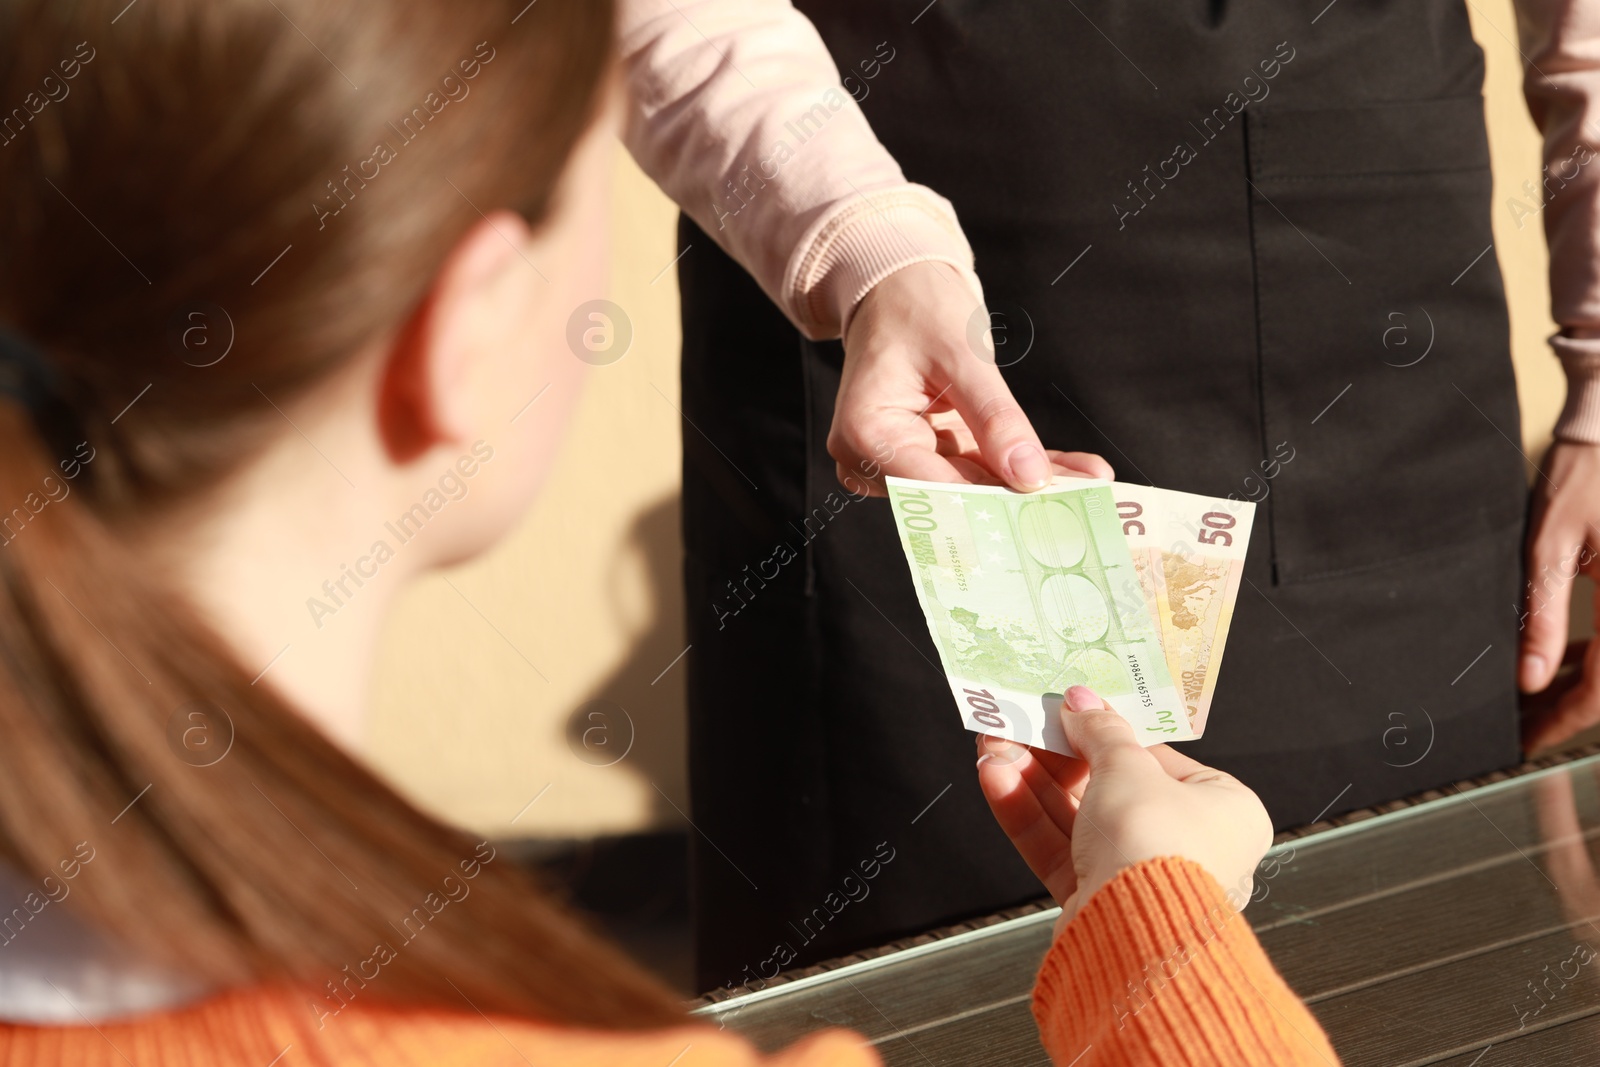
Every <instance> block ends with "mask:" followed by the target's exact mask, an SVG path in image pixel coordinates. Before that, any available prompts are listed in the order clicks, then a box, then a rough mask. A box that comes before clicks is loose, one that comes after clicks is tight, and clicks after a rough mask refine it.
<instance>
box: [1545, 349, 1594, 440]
mask: <svg viewBox="0 0 1600 1067" xmlns="http://www.w3.org/2000/svg"><path fill="white" fill-rule="evenodd" d="M1550 347H1551V348H1552V349H1554V350H1555V353H1556V355H1557V356H1558V357H1559V358H1560V360H1561V367H1562V369H1563V370H1565V371H1566V372H1567V402H1566V403H1565V404H1564V405H1563V406H1562V408H1561V417H1560V418H1558V419H1556V428H1555V438H1556V440H1557V441H1571V442H1574V443H1576V444H1585V445H1595V444H1600V337H1564V336H1562V335H1561V334H1559V333H1558V334H1556V335H1555V336H1554V337H1552V338H1550Z"/></svg>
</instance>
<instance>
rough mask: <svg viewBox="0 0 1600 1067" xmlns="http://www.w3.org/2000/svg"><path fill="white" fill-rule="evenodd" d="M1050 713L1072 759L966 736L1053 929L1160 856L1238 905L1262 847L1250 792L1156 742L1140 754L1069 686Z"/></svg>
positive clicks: (1124, 729) (1260, 812) (1117, 719)
mask: <svg viewBox="0 0 1600 1067" xmlns="http://www.w3.org/2000/svg"><path fill="white" fill-rule="evenodd" d="M1061 717H1062V725H1063V726H1064V728H1065V730H1066V734H1067V740H1068V741H1069V742H1070V743H1071V744H1072V747H1073V749H1074V750H1076V751H1077V752H1078V753H1080V754H1081V756H1082V758H1081V759H1077V758H1073V757H1071V756H1062V755H1059V754H1057V753H1054V752H1046V751H1044V750H1042V749H1034V748H1029V747H1027V746H1026V745H1019V744H1016V743H1014V742H1010V741H1004V740H1001V739H999V738H993V737H980V738H979V739H978V752H979V758H978V782H979V785H980V786H981V787H982V788H983V795H984V796H985V797H986V798H987V799H988V801H989V807H990V809H991V810H992V811H993V812H994V816H995V818H996V819H997V820H998V821H999V823H1000V826H1001V828H1002V829H1004V830H1005V832H1006V834H1007V835H1008V836H1009V837H1010V838H1011V843H1012V844H1014V845H1016V847H1017V851H1018V852H1020V853H1021V854H1022V858H1023V859H1024V860H1026V861H1027V863H1028V866H1029V867H1031V868H1033V873H1034V874H1036V875H1038V876H1039V880H1040V881H1042V882H1043V883H1044V884H1045V888H1046V889H1047V890H1049V892H1050V895H1051V896H1052V897H1054V898H1055V899H1056V902H1057V903H1059V904H1060V905H1061V919H1060V922H1059V923H1058V924H1057V927H1056V928H1057V930H1060V929H1061V927H1062V926H1064V925H1065V924H1066V922H1067V921H1068V920H1070V919H1071V918H1072V916H1073V915H1074V914H1076V912H1077V910H1078V908H1079V907H1081V906H1082V905H1083V903H1084V902H1085V901H1087V900H1088V899H1089V898H1090V897H1091V896H1092V895H1093V894H1094V891H1095V890H1096V889H1099V888H1100V887H1101V886H1103V885H1105V884H1106V883H1107V882H1109V881H1110V880H1111V879H1112V878H1114V877H1115V876H1116V874H1117V872H1118V871H1120V870H1122V869H1123V868H1124V867H1130V866H1132V865H1133V864H1135V863H1138V862H1140V861H1141V860H1148V859H1156V858H1158V857H1161V856H1182V857H1186V858H1188V859H1191V860H1194V861H1195V862H1196V863H1198V864H1200V865H1201V866H1202V867H1204V868H1205V869H1206V870H1207V871H1209V872H1210V873H1211V875H1212V877H1214V878H1216V880H1217V881H1218V882H1219V883H1220V884H1221V886H1222V888H1223V890H1224V891H1225V892H1227V893H1228V897H1229V899H1230V900H1232V901H1234V902H1235V905H1236V906H1238V907H1242V906H1243V905H1244V903H1245V902H1246V901H1248V900H1249V899H1250V893H1251V890H1252V887H1253V884H1254V877H1255V870H1256V865H1257V864H1258V863H1260V862H1261V857H1262V856H1263V855H1265V854H1266V851H1267V848H1268V847H1269V846H1270V845H1271V844H1272V822H1271V820H1270V819H1269V818H1268V817H1267V809H1266V808H1265V807H1263V806H1262V804H1261V801H1260V800H1259V799H1258V798H1257V797H1256V795H1255V794H1254V793H1252V792H1251V791H1250V790H1249V788H1248V787H1246V786H1245V785H1244V784H1243V783H1241V782H1240V781H1239V780H1238V779H1236V778H1234V777H1233V776H1232V775H1229V774H1224V773H1223V772H1221V771H1218V770H1213V769H1212V768H1210V767H1207V766H1206V765H1205V764H1203V763H1198V762H1196V761H1195V760H1192V759H1190V758H1189V757H1188V756H1185V755H1183V754H1182V753H1179V752H1176V751H1174V750H1172V749H1171V748H1168V747H1167V746H1166V745H1157V746H1155V747H1154V748H1141V747H1140V746H1139V743H1138V742H1137V741H1136V740H1134V734H1133V727H1132V726H1130V725H1129V724H1128V722H1127V720H1125V719H1123V718H1122V716H1120V715H1118V714H1116V712H1114V711H1112V710H1111V709H1110V708H1109V707H1107V706H1106V704H1105V702H1104V701H1102V700H1101V699H1100V697H1099V696H1097V695H1096V694H1095V693H1094V691H1093V690H1090V689H1087V688H1085V687H1083V686H1073V687H1072V688H1071V689H1069V690H1068V691H1067V698H1066V706H1065V707H1063V708H1062V711H1061Z"/></svg>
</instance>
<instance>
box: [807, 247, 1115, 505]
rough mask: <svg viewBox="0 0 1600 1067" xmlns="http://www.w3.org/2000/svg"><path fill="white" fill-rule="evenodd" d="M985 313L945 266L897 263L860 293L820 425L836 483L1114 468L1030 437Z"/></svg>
mask: <svg viewBox="0 0 1600 1067" xmlns="http://www.w3.org/2000/svg"><path fill="white" fill-rule="evenodd" d="M987 315H988V313H987V311H985V310H984V309H983V307H982V305H980V304H979V303H978V301H977V299H976V298H975V297H974V296H973V295H972V292H971V290H970V289H968V287H967V285H966V283H965V282H964V281H962V279H961V276H960V275H959V274H957V273H956V271H955V270H954V268H952V267H950V266H948V265H946V264H943V263H914V264H912V265H911V266H909V267H905V268H902V269H901V270H898V271H895V272H894V273H893V274H891V275H889V276H888V277H887V278H885V279H883V281H881V282H879V283H878V284H877V285H876V286H874V287H873V288H872V290H871V291H870V292H868V293H867V295H866V296H865V297H864V298H863V299H862V301H861V304H860V306H859V307H858V308H857V309H856V313H855V315H854V316H853V317H852V318H851V320H850V332H849V334H848V335H847V336H846V337H845V339H844V372H843V375H842V377H841V378H840V381H839V398H838V402H837V404H836V405H835V407H834V414H833V428H832V429H831V430H830V431H829V433H828V454H829V455H830V456H832V457H833V458H834V460H835V462H837V463H838V475H839V480H840V481H841V482H843V483H844V485H845V488H847V489H850V490H851V491H852V492H859V491H860V490H861V487H862V485H863V483H865V485H866V487H867V488H869V489H870V491H871V492H873V493H874V494H882V492H883V475H884V474H892V475H896V476H898V477H901V478H921V479H923V480H924V481H930V482H977V483H986V484H1004V485H1009V486H1011V487H1012V488H1013V489H1022V490H1030V489H1040V488H1043V487H1044V486H1045V485H1048V484H1049V482H1050V479H1051V478H1052V477H1054V476H1055V475H1057V474H1080V475H1088V476H1091V477H1095V478H1108V479H1109V478H1110V477H1111V476H1112V474H1111V466H1110V464H1108V463H1107V462H1106V461H1105V460H1103V459H1101V458H1100V457H1099V456H1097V455H1094V454H1092V453H1088V452H1056V451H1048V452H1047V451H1046V450H1045V449H1044V447H1043V446H1042V445H1041V444H1040V442H1039V435H1038V434H1036V433H1034V431H1033V425H1032V424H1031V423H1030V422H1029V421H1028V416H1027V415H1025V414H1024V413H1023V411H1022V408H1021V406H1020V405H1018V404H1017V401H1016V399H1015V398H1014V397H1013V396H1012V395H1011V390H1010V388H1009V387H1007V385H1006V382H1005V379H1004V378H1003V377H1001V375H1000V368H999V367H998V366H996V364H995V359H994V355H993V345H992V342H991V340H990V337H989V331H988V328H987V326H988V318H987ZM974 322H976V326H974V325H973V323H974ZM975 346H976V347H975Z"/></svg>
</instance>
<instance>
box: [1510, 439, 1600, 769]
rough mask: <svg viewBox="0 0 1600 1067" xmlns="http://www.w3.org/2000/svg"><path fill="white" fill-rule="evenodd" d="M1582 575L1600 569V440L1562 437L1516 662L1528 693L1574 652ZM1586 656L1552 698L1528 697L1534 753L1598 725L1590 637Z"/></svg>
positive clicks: (1599, 662)
mask: <svg viewBox="0 0 1600 1067" xmlns="http://www.w3.org/2000/svg"><path fill="white" fill-rule="evenodd" d="M1579 574H1588V575H1589V576H1590V577H1595V576H1597V574H1600V445H1584V444H1574V443H1571V442H1565V441H1562V442H1557V443H1556V444H1555V445H1554V446H1553V447H1552V448H1551V449H1550V451H1549V453H1548V454H1547V455H1546V456H1545V461H1544V468H1543V475H1542V477H1541V478H1540V479H1539V482H1538V484H1537V485H1536V486H1535V490H1534V505H1533V522H1532V525H1531V527H1530V530H1529V534H1528V585H1527V588H1526V593H1525V595H1524V603H1523V615H1522V656H1521V662H1520V663H1519V665H1518V668H1517V680H1518V683H1519V684H1520V685H1521V687H1522V691H1523V692H1524V693H1543V692H1544V691H1545V690H1546V688H1547V687H1550V685H1551V682H1552V681H1553V680H1554V679H1555V677H1556V672H1557V671H1558V670H1559V669H1560V668H1561V666H1562V664H1563V660H1564V659H1565V658H1567V657H1566V655H1565V654H1567V653H1569V652H1570V650H1568V649H1567V618H1568V614H1569V612H1570V610H1571V606H1572V587H1573V585H1574V584H1575V581H1574V580H1575V579H1576V577H1577V576H1578V575H1579ZM1582 662H1583V667H1582V670H1581V673H1579V674H1578V675H1577V676H1576V677H1573V678H1571V679H1565V678H1564V679H1563V684H1562V685H1559V686H1556V687H1554V689H1555V691H1554V692H1551V693H1550V694H1549V698H1548V699H1545V700H1536V701H1533V702H1531V707H1530V713H1527V714H1525V716H1524V722H1523V745H1524V747H1525V748H1526V749H1527V750H1528V751H1529V752H1532V751H1534V750H1536V749H1540V748H1544V747H1546V746H1548V745H1555V744H1560V743H1561V742H1563V741H1565V740H1567V739H1568V738H1570V737H1572V736H1573V735H1574V734H1576V733H1579V732H1581V731H1583V730H1586V729H1588V728H1589V727H1591V726H1593V725H1595V724H1596V723H1600V643H1596V642H1593V641H1591V642H1589V645H1588V648H1587V650H1586V651H1585V652H1584V653H1583V656H1582Z"/></svg>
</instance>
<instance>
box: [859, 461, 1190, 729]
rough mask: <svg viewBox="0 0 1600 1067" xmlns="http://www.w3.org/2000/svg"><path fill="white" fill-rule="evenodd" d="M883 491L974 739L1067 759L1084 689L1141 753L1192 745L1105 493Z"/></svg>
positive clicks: (945, 487)
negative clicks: (1069, 729) (987, 737)
mask: <svg viewBox="0 0 1600 1067" xmlns="http://www.w3.org/2000/svg"><path fill="white" fill-rule="evenodd" d="M887 485H888V492H889V500H890V504H891V507H892V509H893V512H894V519H895V526H896V529H897V530H898V531H899V535H900V544H901V547H902V548H904V549H905V554H906V560H907V561H908V562H909V563H910V565H911V572H912V577H913V580H914V581H915V584H916V589H917V599H918V601H919V602H920V604H921V605H922V612H923V615H924V617H925V618H926V619H927V623H928V629H929V631H930V633H931V634H932V635H933V643H934V645H935V646H936V647H937V649H938V652H939V658H940V661H941V662H942V663H943V666H944V671H945V675H946V676H947V677H948V679H949V682H950V691H951V693H952V694H953V695H954V697H955V699H956V704H957V706H958V707H959V708H960V710H961V714H962V717H963V719H964V721H965V723H966V725H967V728H968V729H970V730H974V731H977V732H978V733H984V734H991V735H995V736H999V737H1006V738H1010V739H1011V740H1013V741H1020V742H1022V743H1024V744H1029V745H1033V746H1035V747H1039V748H1045V749H1049V750H1050V751H1053V752H1063V753H1068V754H1070V753H1071V748H1070V747H1069V746H1068V744H1067V741H1066V737H1065V736H1064V735H1063V734H1062V732H1061V726H1060V718H1059V709H1060V707H1061V699H1062V694H1064V693H1065V692H1066V690H1067V689H1068V688H1070V687H1072V686H1074V685H1087V686H1089V687H1090V688H1092V689H1094V690H1095V691H1096V692H1097V693H1099V694H1100V695H1101V696H1103V697H1104V698H1106V700H1108V701H1109V702H1110V703H1111V704H1112V705H1113V706H1114V707H1115V708H1116V709H1117V711H1118V712H1120V713H1121V714H1122V716H1123V717H1124V718H1126V719H1128V721H1129V722H1131V723H1132V724H1133V727H1134V731H1135V733H1136V734H1137V736H1138V737H1139V740H1140V742H1141V743H1142V744H1147V745H1151V744H1158V743H1160V742H1163V741H1182V740H1189V739H1192V738H1194V737H1195V736H1197V735H1196V734H1195V733H1194V732H1193V730H1192V728H1191V726H1190V714H1189V710H1188V707H1187V705H1186V704H1185V702H1184V700H1183V699H1182V696H1181V694H1180V693H1179V691H1178V689H1177V688H1176V687H1175V686H1174V685H1173V682H1172V677H1171V675H1170V673H1169V671H1168V666H1167V657H1166V653H1165V649H1164V648H1163V646H1162V643H1161V640H1160V636H1159V632H1158V628H1157V625H1156V622H1155V619H1156V617H1157V616H1156V612H1155V611H1154V610H1153V609H1152V607H1151V606H1150V604H1148V603H1147V602H1146V599H1145V597H1144V595H1143V594H1142V593H1141V592H1140V584H1139V580H1138V576H1137V574H1136V572H1135V570H1134V563H1133V557H1132V554H1131V552H1130V551H1129V548H1128V542H1127V539H1126V537H1125V536H1124V534H1123V532H1122V522H1121V519H1120V518H1119V517H1118V515H1117V501H1116V497H1115V496H1114V494H1113V490H1112V486H1111V484H1110V483H1107V482H1103V481H1097V480H1093V479H1085V478H1058V479H1056V481H1055V482H1054V483H1053V484H1052V485H1051V486H1050V487H1049V488H1047V489H1044V490H1041V491H1039V492H1036V493H1028V494H1020V493H1013V492H1012V491H1010V490H1009V489H1004V488H999V487H993V486H975V485H951V484H948V483H940V482H918V481H910V480H906V479H902V478H888V479H887Z"/></svg>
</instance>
